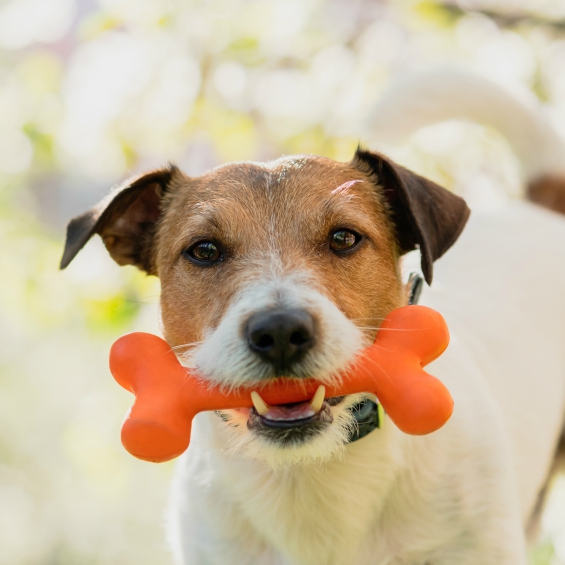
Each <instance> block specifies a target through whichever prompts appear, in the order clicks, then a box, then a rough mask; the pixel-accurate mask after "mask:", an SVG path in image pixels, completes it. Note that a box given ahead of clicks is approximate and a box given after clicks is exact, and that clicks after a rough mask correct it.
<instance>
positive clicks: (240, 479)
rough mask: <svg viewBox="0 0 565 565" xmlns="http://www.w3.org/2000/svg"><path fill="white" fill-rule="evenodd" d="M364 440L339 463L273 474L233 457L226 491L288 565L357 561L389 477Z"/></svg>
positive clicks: (388, 465)
mask: <svg viewBox="0 0 565 565" xmlns="http://www.w3.org/2000/svg"><path fill="white" fill-rule="evenodd" d="M375 433H378V432H375ZM366 439H367V440H368V439H369V438H366ZM372 439H376V438H372ZM364 444H365V445H364ZM368 444H369V445H367V442H363V441H360V442H357V443H356V444H355V446H351V447H352V448H353V447H354V449H351V451H353V453H349V454H348V455H347V456H346V458H345V460H343V461H335V462H331V463H328V464H327V465H324V466H320V467H308V468H306V469H305V468H300V467H299V468H290V469H284V470H280V471H278V472H275V471H273V470H272V469H270V468H267V467H264V466H256V465H255V464H254V463H253V464H252V463H251V462H247V461H239V462H237V463H235V465H233V467H232V465H230V467H231V469H229V470H228V473H229V477H230V478H229V479H228V481H227V491H228V492H227V493H226V494H227V495H228V496H229V497H234V498H235V500H236V501H237V502H236V507H237V508H238V509H239V511H240V512H241V514H242V515H243V516H245V518H246V519H247V522H248V523H249V527H250V528H251V529H253V530H254V531H255V533H256V534H259V537H260V539H262V540H264V541H265V542H266V543H267V545H268V546H269V547H271V548H272V550H273V551H274V553H275V554H276V553H279V552H280V553H281V554H283V555H286V556H288V557H289V558H290V560H291V562H292V563H298V564H300V565H319V564H320V563H326V564H328V565H330V564H331V565H342V564H345V563H347V564H349V563H352V562H353V561H354V560H353V559H352V557H353V556H355V555H358V554H359V560H358V561H356V562H358V563H363V557H362V555H361V554H360V552H361V553H363V548H364V547H366V546H368V545H372V543H371V542H370V541H369V538H371V540H372V539H373V537H374V536H373V535H374V532H375V525H376V522H377V520H378V516H379V514H380V511H381V508H382V505H383V503H384V501H385V500H386V494H385V493H387V492H388V491H389V490H390V486H391V484H392V482H393V477H394V475H395V463H394V462H393V461H392V459H391V460H389V461H385V460H382V461H380V462H379V461H378V460H377V459H376V458H375V457H374V451H373V449H371V447H372V446H371V445H370V444H371V442H370V441H369V442H368ZM236 467H237V468H236ZM328 540H331V543H328ZM382 545H386V541H383V544H382ZM383 549H384V547H383ZM384 552H385V553H386V550H385V551H384Z"/></svg>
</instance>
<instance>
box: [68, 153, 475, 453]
mask: <svg viewBox="0 0 565 565" xmlns="http://www.w3.org/2000/svg"><path fill="white" fill-rule="evenodd" d="M467 215H468V210H467V208H466V206H465V204H464V202H463V201H462V200H461V199H459V198H457V197H455V196H453V195H452V194H450V193H448V192H447V191H444V190H443V189H441V188H440V187H438V186H437V185H434V184H433V183H430V182H429V181H425V180H424V179H421V178H420V177H417V176H416V175H413V174H412V173H409V172H408V171H406V170H405V169H402V168H401V167H398V166H396V165H394V164H392V163H391V162H390V161H388V160H386V159H384V158H382V157H381V156H379V155H375V154H372V153H368V152H363V151H358V152H357V154H356V156H355V158H354V160H353V161H352V162H351V163H348V164H343V163H337V162H334V161H332V160H329V159H325V158H321V157H314V156H295V157H287V158H282V159H279V160H277V161H274V162H271V163H266V164H258V163H235V164H229V165H226V166H223V167H220V168H217V169H214V170H212V171H210V172H209V173H207V174H205V175H203V176H201V177H198V178H189V177H187V176H185V175H184V174H182V173H181V172H180V171H179V170H178V169H176V168H174V167H172V168H169V169H165V170H162V171H156V172H153V173H149V174H148V175H144V176H142V177H140V178H138V179H136V180H134V181H133V182H130V183H128V184H127V185H126V186H125V188H122V189H121V190H118V191H117V192H115V193H114V194H113V195H111V196H110V198H108V199H107V200H106V201H104V202H103V203H101V205H99V206H98V207H97V208H95V209H94V210H92V211H91V212H89V213H87V214H85V215H83V216H81V217H79V218H77V219H75V220H73V222H71V224H70V226H69V237H68V241H67V249H66V253H65V257H64V259H63V264H64V265H66V264H68V262H69V261H70V260H71V259H72V257H74V255H75V254H76V253H77V252H78V250H79V249H80V248H81V247H82V245H84V243H85V242H86V241H87V240H88V238H89V237H90V236H91V235H92V233H95V232H97V233H99V234H100V235H101V236H102V238H103V239H104V242H105V244H106V246H107V248H108V250H109V251H110V253H111V255H112V256H113V258H114V259H115V260H116V261H117V262H118V263H119V264H130V263H133V264H136V265H137V266H139V267H140V268H142V269H144V270H146V271H147V272H149V273H151V274H156V275H158V276H159V277H160V279H161V287H162V296H161V309H162V319H163V327H164V331H165V337H166V339H167V341H168V342H169V343H170V344H171V345H172V346H176V347H177V351H178V352H180V353H182V354H181V358H182V360H183V361H184V362H185V363H186V364H187V366H191V367H195V368H196V369H197V370H198V371H199V373H200V374H201V375H202V376H203V377H204V378H206V379H209V380H211V381H214V382H219V383H222V384H224V385H226V387H236V386H238V385H240V384H244V383H245V384H252V383H263V382H265V381H268V380H269V379H274V378H305V377H314V378H316V379H317V380H319V381H320V382H321V383H328V382H331V381H332V380H333V379H336V378H339V373H340V372H341V371H342V370H344V369H345V368H346V367H347V366H348V365H349V364H351V363H352V362H353V361H354V359H355V356H356V354H358V352H359V351H360V350H361V349H362V348H363V347H365V346H367V345H369V344H370V343H371V342H372V340H373V339H374V335H375V333H376V331H377V329H378V327H379V325H380V323H381V322H382V320H383V319H384V317H385V316H386V315H387V314H388V313H389V312H390V311H391V310H393V309H394V308H397V307H399V306H401V305H403V304H404V303H405V292H404V289H403V287H402V284H401V281H400V277H399V269H398V259H399V256H400V255H401V254H402V253H404V252H406V251H408V250H409V249H412V248H414V247H415V246H416V245H419V246H420V248H421V250H422V258H423V268H424V272H425V274H426V276H427V278H428V280H430V278H431V263H432V261H433V260H434V259H435V258H437V257H438V256H439V255H441V254H442V253H443V252H444V251H445V250H446V249H447V248H448V247H449V246H450V245H451V244H452V243H453V241H454V240H455V239H456V237H457V235H458V234H459V233H460V231H461V229H462V227H463V225H464V223H465V221H466V218H467ZM323 392H324V391H323V388H321V389H320V390H319V392H318V393H317V394H316V396H315V397H314V398H313V399H312V401H311V402H306V403H302V404H297V405H286V406H271V407H270V406H267V405H265V403H264V402H263V401H262V399H261V398H260V396H255V398H254V399H255V408H252V409H250V410H247V409H245V410H244V409H241V410H234V411H226V412H225V413H222V414H220V416H221V417H222V418H223V419H224V421H225V424H224V426H225V428H226V430H227V431H228V432H230V434H231V436H232V448H233V449H236V450H237V449H239V450H242V451H243V452H245V453H247V454H248V455H253V456H256V457H260V458H264V459H267V460H268V461H270V462H271V463H273V464H276V463H280V462H281V461H292V462H296V461H302V460H310V459H313V458H314V459H317V458H324V457H328V456H330V455H332V454H334V453H336V451H339V450H341V449H343V446H344V445H345V443H346V442H347V437H348V433H349V427H350V426H351V425H352V421H353V418H352V415H351V412H350V409H349V408H350V407H351V406H352V405H353V404H354V403H355V402H357V401H358V400H359V396H358V395H357V396H355V397H345V398H329V399H326V398H324V394H323Z"/></svg>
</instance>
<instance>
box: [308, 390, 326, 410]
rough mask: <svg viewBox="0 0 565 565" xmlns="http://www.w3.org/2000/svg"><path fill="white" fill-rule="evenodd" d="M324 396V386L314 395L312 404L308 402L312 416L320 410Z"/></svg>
mask: <svg viewBox="0 0 565 565" xmlns="http://www.w3.org/2000/svg"><path fill="white" fill-rule="evenodd" d="M325 396H326V387H325V386H324V385H320V386H319V387H318V390H317V391H316V394H315V395H314V398H312V402H310V408H311V409H312V410H313V411H314V414H317V413H318V412H319V411H320V410H321V409H322V404H323V403H324V398H325Z"/></svg>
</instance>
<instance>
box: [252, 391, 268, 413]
mask: <svg viewBox="0 0 565 565" xmlns="http://www.w3.org/2000/svg"><path fill="white" fill-rule="evenodd" d="M251 401H252V402H253V406H255V410H257V414H259V415H260V416H264V415H265V414H266V413H267V412H268V411H269V405H268V404H267V403H266V402H265V401H264V400H263V399H262V398H261V397H260V396H259V393H258V392H255V391H253V392H252V393H251Z"/></svg>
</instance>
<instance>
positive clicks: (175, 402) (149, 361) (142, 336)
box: [110, 306, 453, 462]
mask: <svg viewBox="0 0 565 565" xmlns="http://www.w3.org/2000/svg"><path fill="white" fill-rule="evenodd" d="M448 343H449V332H448V330H447V326H446V324H445V321H444V319H443V318H442V316H441V315H440V314H439V313H438V312H436V311H435V310H432V309H430V308H427V307H425V306H404V307H402V308H398V309H397V310H393V311H392V312H391V313H390V314H389V315H388V316H387V317H386V318H385V320H384V322H383V323H382V325H381V327H380V329H379V331H378V332H377V336H376V339H375V342H374V344H373V345H372V346H370V347H368V348H366V349H365V350H364V351H363V352H362V354H361V355H360V356H359V358H358V359H357V361H356V362H355V363H353V366H352V367H351V368H350V369H349V370H347V371H346V372H344V373H343V374H342V375H341V378H340V379H338V382H336V384H334V385H326V391H325V398H330V397H333V396H342V395H346V394H354V393H360V392H367V393H373V394H374V395H375V396H376V397H377V399H378V401H379V402H380V403H381V404H382V406H383V408H384V410H385V412H386V414H387V415H388V417H389V418H390V419H391V420H392V421H393V422H394V423H395V424H396V426H397V427H398V428H399V429H400V430H402V431H403V432H405V433H407V434H413V435H424V434H428V433H431V432H433V431H435V430H437V429H439V428H440V427H441V426H443V425H444V424H445V423H446V422H447V420H448V419H449V418H450V416H451V414H452V412H453V400H452V398H451V395H450V394H449V392H448V390H447V389H446V387H445V386H444V385H443V384H442V383H441V382H440V381H439V380H438V379H436V378H435V377H433V376H431V375H429V374H428V373H426V372H425V371H424V370H423V367H425V366H426V365H427V364H428V363H431V362H432V361H433V360H434V359H436V358H437V357H439V356H440V355H441V354H442V353H443V351H444V350H445V348H446V347H447V345H448ZM110 370H111V372H112V374H113V375H114V378H115V379H116V381H117V382H118V383H119V384H120V385H121V386H123V387H124V388H125V389H127V390H129V391H131V392H132V393H133V394H134V395H135V402H134V404H133V406H132V408H131V409H130V410H129V412H128V413H127V415H126V418H125V420H124V423H123V426H122V433H121V438H122V443H123V445H124V447H125V448H126V449H127V450H128V451H129V452H130V453H131V454H132V455H134V456H135V457H138V458H139V459H144V460H146V461H154V462H162V461H168V460H169V459H173V458H175V457H177V456H179V455H180V454H181V453H183V452H184V451H185V450H186V448H187V447H188V444H189V442H190V430H191V423H192V419H193V418H194V416H195V415H196V414H197V413H199V412H202V411H205V410H222V409H230V408H250V407H251V406H252V405H253V403H252V400H251V393H252V392H253V391H257V392H259V393H260V395H261V397H262V398H263V399H264V400H265V401H266V402H267V403H268V404H269V405H276V404H287V403H292V402H305V401H308V400H310V399H312V397H313V395H314V393H315V392H316V390H317V389H318V387H319V385H320V383H319V382H316V381H315V380H313V379H285V378H280V379H276V380H272V381H270V382H268V383H265V384H261V385H255V386H251V387H248V388H244V387H239V388H237V389H236V390H234V391H229V392H228V391H226V390H225V387H221V386H219V385H213V384H211V383H210V382H206V381H203V380H202V379H201V378H199V376H198V375H197V374H196V373H194V372H191V371H189V370H188V369H186V368H185V367H183V366H182V365H181V364H180V362H179V361H178V359H177V357H176V356H175V354H174V353H173V351H172V349H171V348H170V347H169V345H168V344H167V342H166V341H164V340H162V339H161V338H160V337H158V336H155V335H152V334H147V333H139V332H138V333H131V334H127V335H125V336H123V337H121V338H120V339H118V340H117V341H116V342H115V343H114V345H113V346H112V349H111V352H110Z"/></svg>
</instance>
